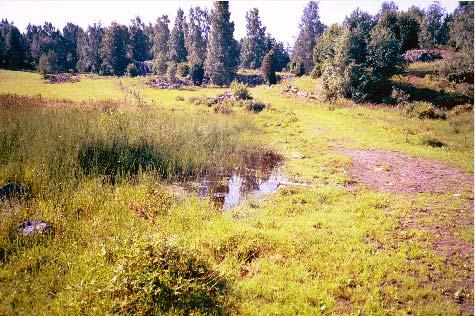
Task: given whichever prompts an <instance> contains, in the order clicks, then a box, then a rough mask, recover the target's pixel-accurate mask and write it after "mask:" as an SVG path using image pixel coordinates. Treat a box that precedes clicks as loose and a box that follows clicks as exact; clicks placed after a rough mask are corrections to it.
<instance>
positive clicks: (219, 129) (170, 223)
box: [0, 70, 474, 315]
mask: <svg viewBox="0 0 475 316" xmlns="http://www.w3.org/2000/svg"><path fill="white" fill-rule="evenodd" d="M287 84H295V85H297V86H298V87H299V88H300V89H302V90H313V89H314V88H315V87H316V86H317V85H318V81H317V80H313V79H310V78H308V77H303V78H299V79H294V80H292V81H289V82H285V83H281V84H279V85H275V86H272V87H267V86H258V87H255V88H252V89H250V93H251V95H252V96H253V97H254V98H255V99H257V100H259V101H262V102H264V103H266V104H267V107H266V109H265V110H264V111H262V112H260V113H253V112H248V111H246V110H244V109H242V108H238V109H236V111H235V113H234V114H232V115H224V114H221V113H215V111H214V110H213V108H212V107H208V106H206V105H195V104H192V103H191V102H188V100H189V98H190V97H202V96H215V95H217V94H219V93H221V92H223V91H226V89H207V88H194V89H193V90H157V89H153V88H149V87H148V86H147V84H146V81H145V79H144V78H120V79H118V78H104V79H92V78H81V81H80V82H79V83H67V84H47V83H44V82H43V81H42V80H41V78H40V76H39V75H38V74H35V73H26V72H12V71H4V70H1V71H0V93H10V94H11V93H14V94H18V95H23V96H31V97H35V96H37V95H39V94H41V96H42V97H43V98H46V99H51V100H53V99H54V100H63V99H65V100H72V101H86V103H87V102H93V101H94V100H108V99H109V100H115V101H117V102H119V103H121V104H123V106H122V107H120V108H118V109H109V108H107V109H101V108H98V109H95V108H92V109H91V108H87V107H86V108H81V107H82V106H83V107H84V106H85V105H84V104H75V103H70V104H69V103H68V104H67V105H65V106H64V107H61V106H59V107H58V106H55V107H48V105H47V103H48V102H46V104H44V102H43V103H41V104H40V105H35V103H38V101H35V98H32V99H31V100H30V101H28V102H29V103H28V104H21V102H20V104H13V105H11V104H10V103H14V102H11V101H3V102H2V104H1V105H0V107H1V108H0V164H1V165H2V168H1V169H0V184H2V183H5V182H6V181H8V180H15V181H19V182H22V183H26V184H28V185H29V186H30V187H31V188H32V191H33V192H32V198H31V199H30V200H27V201H18V202H14V203H8V202H5V203H2V204H0V236H1V238H0V297H2V299H1V300H0V314H1V315H14V314H21V315H23V314H24V315H29V314H36V315H64V314H71V315H76V314H111V313H118V314H132V313H133V314H150V313H152V314H153V313H154V312H155V313H166V314H172V315H174V314H190V313H194V314H239V315H274V314H279V315H281V314H284V315H295V314H303V315H320V314H321V315H326V314H355V315H356V314H363V315H367V314H374V315H398V314H400V315H403V314H404V315H406V314H408V313H410V314H415V315H434V314H437V315H439V314H441V315H454V314H466V315H470V314H473V310H471V302H472V300H473V288H472V284H471V283H470V280H472V281H473V233H474V232H473V221H472V222H470V223H469V224H467V225H462V224H461V223H460V222H459V221H458V220H459V219H460V218H462V219H465V218H467V217H468V218H470V219H471V218H472V217H473V209H472V203H473V192H472V193H469V194H468V193H466V194H461V195H459V194H453V193H452V192H447V193H446V194H429V193H422V194H416V195H407V194H389V193H382V192H378V191H374V190H370V189H367V188H365V187H362V186H358V187H357V188H356V189H354V190H348V188H347V187H346V185H347V184H348V183H350V182H351V181H350V179H349V176H348V174H347V171H346V170H347V169H348V168H349V166H350V164H351V163H350V159H349V158H348V157H346V156H344V155H342V154H339V153H338V151H337V150H335V149H336V148H339V147H348V148H362V149H369V148H376V149H384V150H390V151H397V152H401V153H405V154H407V155H409V156H413V157H421V158H427V159H431V160H434V161H440V162H443V163H444V164H446V165H448V166H452V167H454V168H456V169H457V170H461V171H463V172H465V173H466V174H469V175H473V145H474V143H473V141H474V140H473V112H472V111H467V112H457V111H448V112H447V113H446V115H447V119H445V120H429V119H420V118H418V117H414V116H411V115H408V114H407V113H406V112H405V111H404V110H403V109H400V108H396V107H389V106H382V105H373V106H360V105H354V104H350V103H348V102H346V101H335V102H333V103H331V104H329V103H321V102H316V101H309V100H304V99H300V98H297V97H285V96H283V95H281V91H282V88H283V87H284V86H285V85H287ZM124 100H125V101H124ZM51 102H52V103H54V102H57V101H51ZM124 103H125V104H124ZM429 138H430V139H436V140H439V141H440V142H442V143H444V146H442V147H437V148H435V147H431V146H429V145H427V142H426V140H427V139H429ZM91 148H92V149H91ZM263 148H265V149H271V150H274V151H277V152H278V153H280V154H281V155H282V156H283V157H291V156H292V155H295V154H300V155H303V156H304V157H305V158H304V159H296V158H287V159H285V162H284V166H285V173H286V175H287V177H288V178H289V179H291V180H292V181H294V182H302V183H305V184H306V186H292V185H290V186H284V187H282V188H281V189H279V191H278V192H277V193H276V194H274V195H269V196H266V197H265V198H263V199H249V200H248V201H246V202H245V203H243V204H241V205H239V206H237V207H235V208H233V209H232V210H231V211H229V212H222V211H220V210H218V209H216V208H215V207H214V206H213V204H212V203H210V202H209V201H207V200H200V199H198V198H197V197H193V196H191V197H185V198H181V197H180V196H179V195H178V194H176V193H175V190H174V189H173V186H172V185H171V181H173V179H174V177H175V176H178V175H180V174H182V173H183V172H185V173H187V172H188V173H193V172H195V173H199V172H201V171H202V170H204V169H206V168H211V167H215V166H221V167H222V166H226V165H227V164H231V165H232V164H236V163H239V161H238V160H239V153H242V152H243V151H258V152H259V151H262V149H263ZM137 152H138V153H139V154H138V156H137V154H131V153H137ZM81 153H89V154H90V155H92V157H95V158H94V159H86V161H91V160H92V161H94V162H95V164H93V165H87V166H85V165H84V164H81V162H82V160H81V159H80V158H81V157H82V156H81ZM101 153H102V154H101ZM101 157H102V158H101ZM104 157H106V158H104ZM110 157H114V158H113V159H112V161H116V163H115V167H110V168H109V169H107V170H108V171H109V172H108V173H106V174H104V173H101V172H100V170H101V169H100V168H99V167H101V161H102V160H107V161H110V160H111V158H110ZM144 157H145V158H144ZM233 158H235V159H233ZM141 161H146V163H144V164H142V163H141ZM110 176H112V177H113V178H114V181H109V180H110V179H111V178H110ZM137 210H139V211H137ZM25 219H43V220H45V221H48V222H51V223H53V225H54V227H55V231H54V235H53V236H51V237H47V238H37V239H28V240H25V239H22V238H18V237H16V235H15V229H16V225H17V224H18V223H19V222H21V221H22V220H25ZM434 227H436V228H434ZM441 232H442V235H443V236H450V241H453V240H455V241H457V242H459V243H461V244H464V245H468V246H469V247H468V248H467V249H470V250H471V251H468V252H464V251H461V250H460V249H462V248H460V249H459V250H458V251H457V249H455V250H456V251H453V253H452V252H451V253H449V254H448V253H447V252H444V251H441V248H440V247H439V246H438V245H439V244H440V240H441V238H442V237H441V236H442V235H441ZM450 249H452V248H450ZM463 249H465V248H463Z"/></svg>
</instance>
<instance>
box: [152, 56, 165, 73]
mask: <svg viewBox="0 0 475 316" xmlns="http://www.w3.org/2000/svg"><path fill="white" fill-rule="evenodd" d="M152 72H153V73H154V74H155V75H164V74H165V73H166V72H167V62H166V60H165V58H156V59H154V60H153V62H152Z"/></svg>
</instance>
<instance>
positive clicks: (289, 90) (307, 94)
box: [281, 85, 317, 99]
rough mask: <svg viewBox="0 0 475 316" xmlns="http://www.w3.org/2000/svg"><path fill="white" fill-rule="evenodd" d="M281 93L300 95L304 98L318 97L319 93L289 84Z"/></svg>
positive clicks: (290, 95)
mask: <svg viewBox="0 0 475 316" xmlns="http://www.w3.org/2000/svg"><path fill="white" fill-rule="evenodd" d="M281 94H283V95H285V96H289V97H295V96H296V97H299V98H302V99H317V95H316V94H315V93H314V92H307V91H300V90H299V88H298V87H297V86H293V85H288V86H285V87H284V89H282V92H281Z"/></svg>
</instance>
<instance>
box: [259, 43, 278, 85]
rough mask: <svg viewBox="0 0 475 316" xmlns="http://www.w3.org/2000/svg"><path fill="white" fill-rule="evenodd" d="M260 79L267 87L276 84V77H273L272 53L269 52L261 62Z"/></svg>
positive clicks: (271, 51) (273, 62) (273, 63)
mask: <svg viewBox="0 0 475 316" xmlns="http://www.w3.org/2000/svg"><path fill="white" fill-rule="evenodd" d="M261 72H262V77H263V78H264V80H265V81H266V82H267V84H268V85H272V84H276V83H277V76H276V75H275V61H274V51H273V50H270V51H269V52H268V53H267V54H266V55H265V56H264V59H263V61H262V67H261Z"/></svg>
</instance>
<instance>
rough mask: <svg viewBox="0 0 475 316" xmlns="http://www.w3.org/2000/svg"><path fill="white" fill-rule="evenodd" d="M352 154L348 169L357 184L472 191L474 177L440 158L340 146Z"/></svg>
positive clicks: (394, 189) (393, 189)
mask: <svg viewBox="0 0 475 316" xmlns="http://www.w3.org/2000/svg"><path fill="white" fill-rule="evenodd" d="M337 151H338V152H339V153H341V154H344V155H346V156H349V157H351V159H352V165H351V168H350V169H349V170H348V174H349V175H350V177H351V178H352V179H353V180H355V181H356V183H358V184H363V185H364V186H366V187H368V188H370V189H373V190H376V191H383V192H386V193H396V194H417V193H439V194H443V193H447V192H451V193H469V192H471V191H472V188H473V177H472V176H469V175H467V174H464V173H462V172H461V171H458V170H457V169H455V168H452V167H449V166H446V165H444V164H442V163H440V162H437V161H433V160H429V159H423V158H415V157H410V156H407V155H405V154H402V153H398V152H392V151H385V150H379V149H364V150H363V149H348V148H338V149H337Z"/></svg>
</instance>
